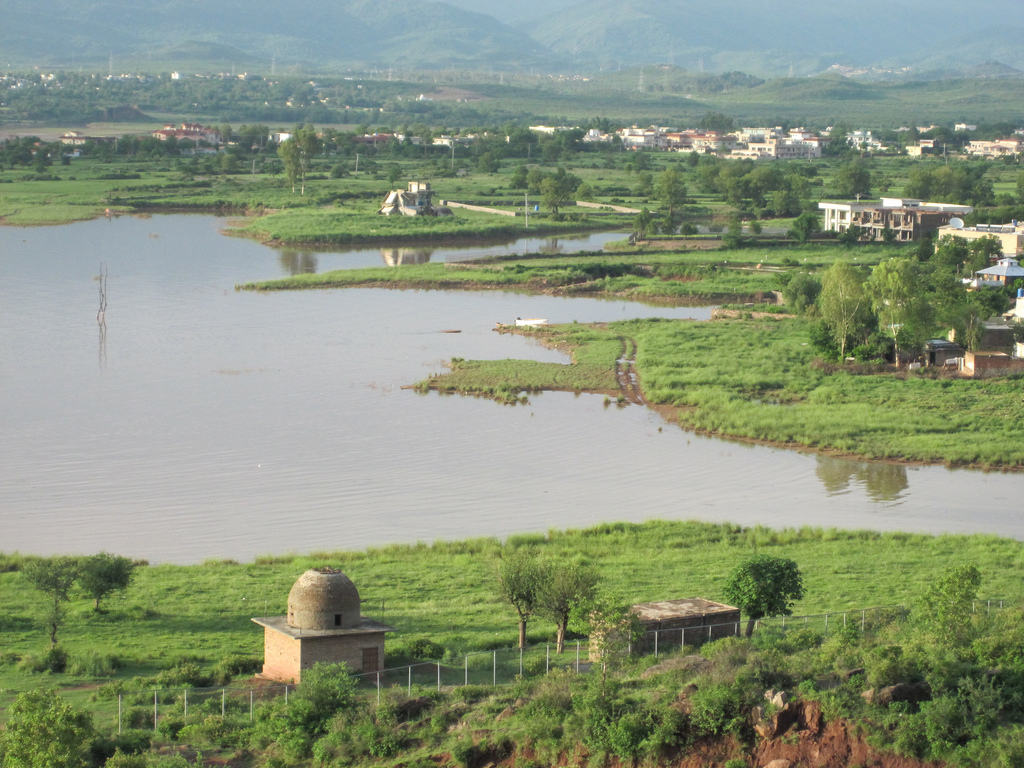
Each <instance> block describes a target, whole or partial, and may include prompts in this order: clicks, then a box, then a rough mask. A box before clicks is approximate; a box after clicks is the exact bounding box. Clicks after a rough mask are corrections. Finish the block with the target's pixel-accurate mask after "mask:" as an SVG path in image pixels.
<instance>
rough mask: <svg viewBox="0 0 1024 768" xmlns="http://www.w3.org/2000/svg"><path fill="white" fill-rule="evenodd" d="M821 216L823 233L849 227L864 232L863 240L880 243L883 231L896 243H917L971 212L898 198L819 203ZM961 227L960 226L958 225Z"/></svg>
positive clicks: (956, 206) (951, 206) (950, 206)
mask: <svg viewBox="0 0 1024 768" xmlns="http://www.w3.org/2000/svg"><path fill="white" fill-rule="evenodd" d="M818 208H819V209H820V210H821V211H822V212H823V214H824V222H823V224H822V229H824V230H826V231H832V232H844V231H846V230H847V229H848V228H849V227H851V226H853V227H859V228H860V229H861V230H863V234H862V236H861V239H862V240H882V239H884V237H885V231H886V230H887V229H888V230H890V231H891V232H892V236H893V238H894V239H895V240H896V241H897V242H908V241H910V240H917V239H918V238H920V237H923V236H924V235H928V234H931V233H933V232H935V231H936V230H938V229H939V227H944V226H946V225H947V224H949V223H950V221H951V220H952V219H954V218H956V217H959V216H965V215H967V214H969V213H971V212H972V211H973V210H974V209H973V208H972V207H971V206H969V205H952V204H949V203H927V202H922V201H921V200H914V199H908V198H899V197H883V198H882V200H881V205H879V204H878V203H860V202H857V203H829V202H825V203H818ZM961 225H962V222H961Z"/></svg>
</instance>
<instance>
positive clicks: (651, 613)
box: [633, 597, 739, 621]
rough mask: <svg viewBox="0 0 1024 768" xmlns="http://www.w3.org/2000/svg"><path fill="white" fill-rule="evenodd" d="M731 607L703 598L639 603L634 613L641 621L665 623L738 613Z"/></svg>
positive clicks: (635, 606) (634, 608)
mask: <svg viewBox="0 0 1024 768" xmlns="http://www.w3.org/2000/svg"><path fill="white" fill-rule="evenodd" d="M738 610H739V608H736V607H734V606H731V605H725V604H724V603H715V602H712V601H711V600H705V599H704V598H702V597H687V598H682V599H679V600H658V601H656V602H653V603H639V604H637V605H634V606H633V613H635V614H637V616H639V617H640V620H641V621H663V620H665V619H678V618H681V617H684V616H704V615H706V614H709V613H728V612H730V611H738Z"/></svg>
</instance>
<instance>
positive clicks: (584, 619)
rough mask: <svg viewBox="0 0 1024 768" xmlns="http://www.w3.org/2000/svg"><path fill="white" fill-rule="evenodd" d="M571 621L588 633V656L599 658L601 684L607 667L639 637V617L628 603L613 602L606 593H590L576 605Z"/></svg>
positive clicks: (621, 655) (620, 656) (622, 654)
mask: <svg viewBox="0 0 1024 768" xmlns="http://www.w3.org/2000/svg"><path fill="white" fill-rule="evenodd" d="M571 622H572V625H573V626H574V627H576V628H577V629H578V630H580V631H582V632H586V633H587V634H588V635H589V637H590V648H591V658H595V657H596V658H598V659H600V661H601V683H602V686H603V685H604V682H605V677H606V674H607V667H608V666H609V665H613V664H614V663H615V661H616V660H617V659H620V658H623V657H624V655H625V654H626V653H627V652H628V650H629V648H630V646H631V645H632V644H633V643H634V642H636V640H637V638H638V637H639V636H640V634H641V626H640V617H639V616H637V615H636V614H635V613H633V611H632V610H631V608H630V606H628V605H622V604H620V603H617V602H615V601H613V600H611V599H609V598H608V597H607V595H594V596H592V597H591V598H590V599H589V600H583V601H581V602H579V603H577V604H576V607H575V608H573V610H572V618H571Z"/></svg>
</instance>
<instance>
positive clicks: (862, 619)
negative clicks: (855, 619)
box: [860, 611, 868, 632]
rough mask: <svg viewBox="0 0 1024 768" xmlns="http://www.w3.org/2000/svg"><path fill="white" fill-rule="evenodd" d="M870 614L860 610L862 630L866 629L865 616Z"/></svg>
mask: <svg viewBox="0 0 1024 768" xmlns="http://www.w3.org/2000/svg"><path fill="white" fill-rule="evenodd" d="M867 615H868V612H867V611H861V612H860V631H861V632H863V631H864V617H865V616H867Z"/></svg>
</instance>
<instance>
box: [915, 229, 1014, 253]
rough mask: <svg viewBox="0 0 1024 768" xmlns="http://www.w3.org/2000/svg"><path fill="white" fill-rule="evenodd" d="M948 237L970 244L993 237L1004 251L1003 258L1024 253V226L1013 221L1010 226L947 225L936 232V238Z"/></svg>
mask: <svg viewBox="0 0 1024 768" xmlns="http://www.w3.org/2000/svg"><path fill="white" fill-rule="evenodd" d="M946 235H952V236H953V237H961V238H963V239H964V240H967V241H968V242H973V241H974V240H980V239H981V238H983V237H992V238H995V239H996V240H998V241H999V243H1000V245H1001V246H1002V249H1003V256H1013V257H1016V256H1020V255H1021V254H1022V253H1024V224H1019V223H1018V222H1016V221H1013V222H1011V223H1009V224H978V225H977V226H974V227H951V226H949V225H946V226H944V227H939V229H938V230H937V231H936V233H935V236H936V238H937V239H938V238H942V237H945V236H946Z"/></svg>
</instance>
